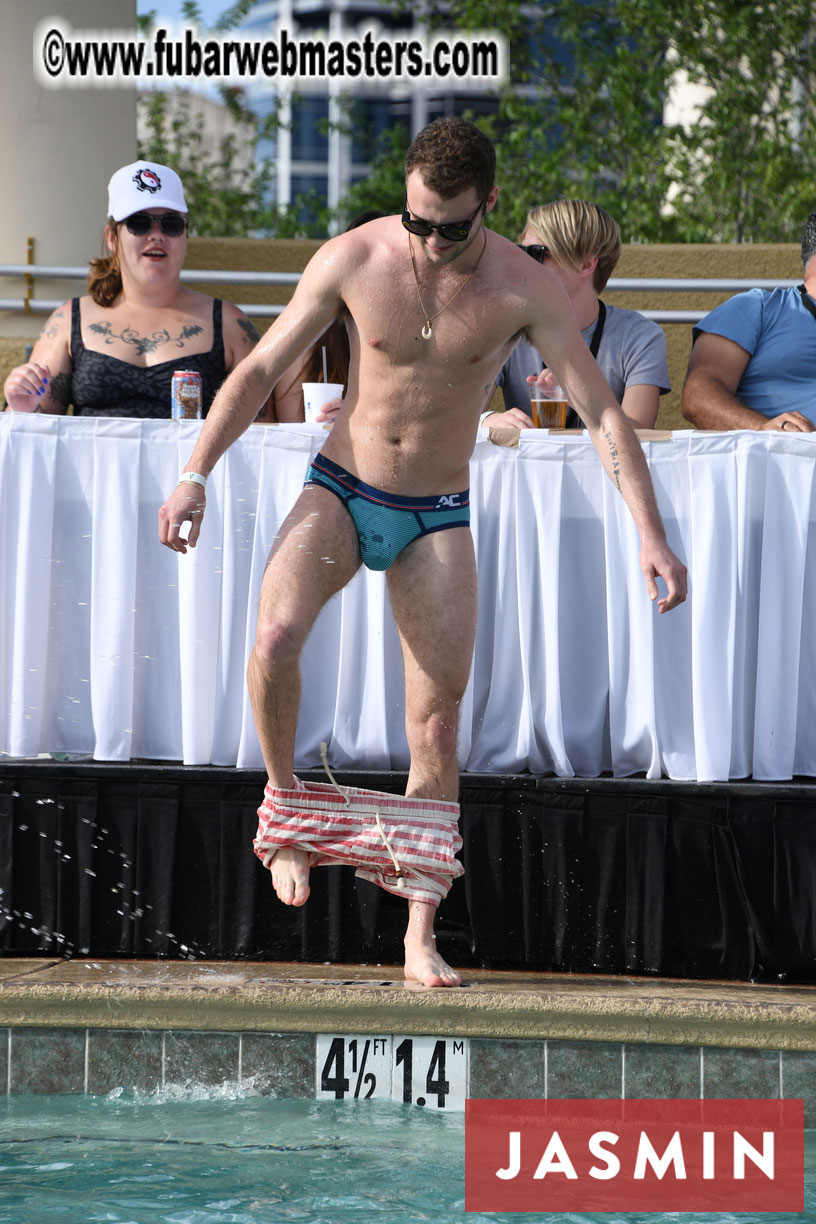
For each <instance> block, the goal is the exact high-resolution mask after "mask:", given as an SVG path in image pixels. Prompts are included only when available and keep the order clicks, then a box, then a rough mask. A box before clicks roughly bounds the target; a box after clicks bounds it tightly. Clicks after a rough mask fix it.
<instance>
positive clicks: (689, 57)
mask: <svg viewBox="0 0 816 1224" xmlns="http://www.w3.org/2000/svg"><path fill="white" fill-rule="evenodd" d="M428 17H429V20H430V22H431V24H433V25H436V26H437V27H451V26H452V25H453V26H455V27H456V28H457V29H459V30H477V29H498V30H501V31H502V32H503V33H504V34H505V36H506V37H507V39H508V42H509V44H510V48H511V55H510V62H511V80H510V82H509V83H508V85H507V86H505V87H504V88H503V89H502V90H501V92H500V93H499V95H498V98H497V107H496V113H495V115H493V116H491V117H489V118H487V119H485V118H479V120H478V122H479V124H480V126H481V127H483V128H484V129H485V130H487V131H488V132H489V133H490V135H491V136H492V137H493V139H494V141H495V143H496V150H497V156H498V165H499V170H498V177H499V183H500V185H501V188H502V190H501V194H500V197H499V204H498V207H497V209H496V211H495V212H494V214H493V216H492V218H491V224H492V225H493V226H494V227H495V228H496V229H498V230H499V231H500V232H502V233H505V234H507V235H508V236H511V237H515V235H516V234H517V233H518V231H519V230H520V229H521V227H522V225H523V222H524V217H525V215H526V212H527V209H528V207H529V206H531V205H533V204H537V203H542V202H544V201H546V200H549V199H554V198H557V197H559V196H571V197H574V198H580V197H583V198H590V199H593V200H595V201H597V202H598V203H600V204H603V205H604V206H605V207H606V208H608V209H609V211H610V212H612V213H613V215H614V216H615V217H616V218H617V219H618V221H619V222H620V224H621V228H622V230H623V234H624V239H625V240H628V241H633V240H644V241H663V242H666V241H698V242H703V241H743V240H750V241H756V242H760V241H766V242H789V241H798V239H799V235H800V232H801V228H802V224H803V222H804V220H805V217H806V216H807V214H808V213H809V212H810V211H811V210H812V209H813V207H814V194H815V193H814V190H813V183H814V181H816V174H815V173H814V171H816V164H815V163H816V141H814V136H815V135H816V131H814V123H816V114H815V112H814V101H813V96H812V89H813V83H814V81H815V80H816V40H813V39H812V38H811V30H812V27H813V25H814V10H813V4H812V0H764V2H763V3H761V4H759V3H755V2H753V0H752V2H746V0H576V2H574V3H570V4H567V3H550V4H540V5H538V6H536V7H535V8H533V7H532V6H522V5H521V4H519V3H517V2H516V0H455V3H453V4H452V5H450V6H443V5H439V6H434V5H432V6H431V7H430V8H429V9H428ZM678 73H682V74H684V75H685V77H686V78H687V79H688V81H689V82H690V83H692V84H695V85H701V86H704V87H706V88H707V89H708V90H710V91H711V92H710V96H709V97H708V99H707V100H706V101H705V102H704V103H703V105H702V108H701V110H700V113H699V116H698V117H697V119H696V121H695V122H694V123H693V124H692V125H691V126H690V127H689V128H686V127H683V126H681V125H680V124H679V123H677V122H674V123H669V124H667V123H665V122H664V118H663V117H664V107H665V103H666V101H667V99H668V98H669V96H670V90H671V87H672V84H673V82H674V81H675V80H676V74H678ZM402 152H404V149H403V150H402ZM396 159H397V154H396V150H395V149H393V148H386V149H384V151H383V152H382V153H381V155H380V157H379V158H378V160H377V162H376V163H375V165H374V168H373V173H374V174H375V175H376V176H377V177H378V178H383V179H387V178H388V177H389V176H393V175H394V173H395V172H396ZM389 163H390V166H389Z"/></svg>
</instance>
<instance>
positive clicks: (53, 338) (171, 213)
mask: <svg viewBox="0 0 816 1224" xmlns="http://www.w3.org/2000/svg"><path fill="white" fill-rule="evenodd" d="M104 245H105V248H106V254H105V255H103V256H102V258H100V259H94V260H92V261H91V270H90V273H89V276H88V293H87V295H85V296H84V297H78V298H73V299H72V300H71V301H68V302H63V304H62V305H61V306H59V307H58V308H57V310H55V311H54V313H53V314H52V315H51V317H50V318H49V319H48V321H47V323H46V324H45V327H44V328H43V330H42V332H41V334H40V337H39V339H38V340H37V343H36V344H35V345H34V348H33V350H32V353H31V358H30V360H29V361H27V362H25V364H23V365H20V366H16V367H15V368H14V369H13V370H12V371H11V373H10V374H9V376H8V378H7V379H6V383H5V388H4V392H5V397H6V402H7V404H8V407H9V408H11V409H12V410H13V411H15V412H50V413H64V412H66V411H67V409H68V405H69V404H73V409H74V414H75V415H76V416H121V417H169V416H170V414H171V407H170V403H171V384H172V378H173V372H174V371H175V370H192V371H196V372H197V373H199V374H200V375H201V383H202V407H203V411H204V413H205V415H206V413H207V411H208V410H209V407H210V404H211V403H212V401H213V399H214V398H215V393H216V391H217V390H218V388H219V387H220V386H221V383H222V382H223V381H224V379H225V378H226V376H227V374H229V373H230V371H232V370H234V369H235V367H236V366H237V365H238V363H239V361H241V360H242V359H243V358H244V357H246V355H247V353H249V352H250V351H251V350H252V349H253V348H254V347H255V345H256V344H257V342H258V332H257V331H256V329H255V327H254V325H253V324H252V323H251V322H250V320H249V319H248V318H247V317H246V315H245V314H244V313H243V311H241V310H239V309H238V307H237V306H233V305H232V304H231V303H229V302H222V301H221V300H220V299H218V298H215V299H214V298H211V297H206V296H205V295H204V294H202V293H194V292H193V290H192V289H187V288H185V287H184V286H183V285H182V284H181V282H180V280H179V276H180V273H181V269H182V267H183V266H184V257H185V255H186V252H187V203H186V201H185V198H184V189H183V187H182V184H181V180H180V178H179V176H178V175H177V174H176V173H175V171H174V170H171V169H170V168H169V167H168V166H162V165H159V164H157V163H156V162H146V161H138V162H134V163H133V164H132V165H129V166H122V167H121V168H120V169H119V170H117V171H116V173H115V174H114V175H113V176H112V178H111V180H110V183H109V184H108V223H107V225H106V227H105V233H104Z"/></svg>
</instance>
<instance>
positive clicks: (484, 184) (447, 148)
mask: <svg viewBox="0 0 816 1224" xmlns="http://www.w3.org/2000/svg"><path fill="white" fill-rule="evenodd" d="M413 170H418V171H419V173H420V176H421V178H422V181H423V183H424V184H425V186H426V187H427V188H428V189H429V190H430V191H435V192H436V194H437V195H438V196H440V197H441V198H442V199H443V200H451V199H453V197H454V196H457V195H459V194H460V193H461V192H463V191H467V189H468V187H475V188H476V194H477V195H478V197H479V199H480V200H483V199H484V198H485V196H487V195H488V194H489V192H490V189H491V187H492V186H493V184H494V182H495V181H496V150H495V149H494V148H493V144H492V142H491V141H490V140H489V139H488V137H487V136H485V134H484V132H480V131H479V129H478V128H477V127H475V126H474V125H473V124H472V123H469V122H468V121H467V119H460V118H458V116H455V115H453V116H446V117H443V118H440V119H434V120H433V122H432V123H429V124H428V126H427V127H425V128H423V129H422V131H421V132H420V133H419V135H418V136H416V137H415V138H414V141H413V142H412V144H411V147H410V148H409V150H408V152H407V153H406V155H405V177H406V178H407V177H408V175H409V174H410V173H411V172H412V171H413Z"/></svg>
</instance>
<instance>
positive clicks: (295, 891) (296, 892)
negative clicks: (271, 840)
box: [269, 846, 309, 905]
mask: <svg viewBox="0 0 816 1224" xmlns="http://www.w3.org/2000/svg"><path fill="white" fill-rule="evenodd" d="M269 870H270V872H271V874H272V884H273V885H274V888H275V892H276V893H277V894H278V897H279V898H280V900H281V901H282V902H283V903H284V905H303V904H304V902H306V901H308V899H309V855H308V854H307V853H306V851H305V850H295V849H294V847H293V846H281V848H280V850H278V852H277V854H276V855H275V857H274V858H273V860H272V862H271V863H270V864H269Z"/></svg>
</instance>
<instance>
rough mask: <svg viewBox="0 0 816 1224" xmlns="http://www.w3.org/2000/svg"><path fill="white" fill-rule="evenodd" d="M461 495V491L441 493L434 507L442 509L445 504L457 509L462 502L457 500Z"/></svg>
mask: <svg viewBox="0 0 816 1224" xmlns="http://www.w3.org/2000/svg"><path fill="white" fill-rule="evenodd" d="M461 496H462V495H461V493H443V494H442V496H441V497H440V498H439V501H438V502H437V503H436V509H437V510H444V509H445V507H446V506H449V507H450V508H451V509H458V508H459V507H460V506H461V504H462V503H461V502H460V500H459V498H460V497H461Z"/></svg>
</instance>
